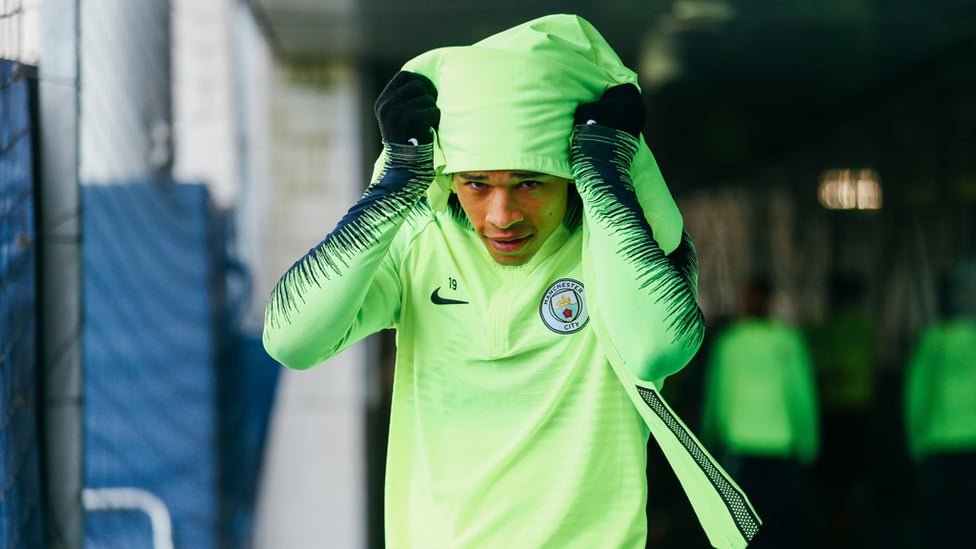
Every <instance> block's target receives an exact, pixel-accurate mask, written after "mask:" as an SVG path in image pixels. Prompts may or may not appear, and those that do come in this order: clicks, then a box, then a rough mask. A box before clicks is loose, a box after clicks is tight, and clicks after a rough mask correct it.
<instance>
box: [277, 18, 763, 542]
mask: <svg viewBox="0 0 976 549" xmlns="http://www.w3.org/2000/svg"><path fill="white" fill-rule="evenodd" d="M520 52H521V53H520ZM525 52H530V53H531V55H526V54H525ZM404 68H405V69H407V70H412V71H415V72H420V73H423V74H425V75H426V76H428V77H429V78H430V79H431V81H432V82H433V83H434V84H435V86H437V88H438V99H437V104H438V107H439V108H440V109H441V124H440V129H439V131H438V132H436V133H435V135H434V138H435V140H434V143H433V144H429V145H422V146H419V147H410V146H406V145H400V144H391V143H384V151H383V154H382V155H381V156H380V158H379V159H378V160H377V163H376V166H375V168H376V169H375V170H374V175H373V178H372V183H371V185H370V186H369V188H368V189H367V190H366V192H365V193H364V195H363V197H362V198H361V199H360V200H359V201H358V202H357V203H356V204H355V205H354V206H353V207H352V208H351V209H350V210H349V212H348V213H347V214H346V216H345V217H344V218H343V219H342V220H341V221H340V222H339V224H338V226H337V227H336V228H335V229H334V230H333V231H332V232H331V233H330V234H329V235H328V236H326V238H325V239H324V240H323V241H322V242H321V243H319V244H318V245H317V246H316V247H315V248H313V249H312V250H311V251H309V253H308V254H307V255H306V256H305V257H303V258H302V259H300V260H299V261H298V262H297V263H295V265H293V266H292V267H291V268H290V269H289V270H288V271H287V272H286V273H285V274H284V275H283V276H282V278H281V279H280V281H279V282H278V284H277V286H276V287H275V289H274V291H273V293H272V295H271V298H270V300H269V302H268V306H267V311H266V315H265V331H264V343H265V347H266V348H267V350H268V352H269V353H270V354H271V355H272V356H273V357H274V358H276V359H277V360H278V361H280V362H281V363H282V364H284V365H286V366H288V367H291V368H298V369H303V368H309V367H311V366H314V365H316V364H319V363H321V362H323V361H325V360H326V359H328V358H330V357H332V356H334V355H336V354H337V353H339V352H341V351H342V350H343V349H345V348H346V347H348V346H349V345H351V344H353V343H355V342H356V341H359V340H361V339H362V338H364V337H366V336H367V335H369V334H371V333H374V332H376V331H378V330H382V329H385V328H395V329H396V333H397V357H396V373H395V380H394V391H393V410H392V417H391V427H390V434H389V437H390V438H389V450H388V462H387V484H386V500H385V501H386V529H387V532H386V536H387V545H388V547H390V548H423V549H429V548H468V547H488V548H493V547H500V548H501V547H504V548H510V547H533V548H536V547H559V548H572V547H579V548H592V547H601V548H643V547H644V544H645V537H646V519H645V502H646V497H647V496H646V480H645V461H646V456H645V452H646V444H647V437H648V432H649V431H648V429H650V432H652V433H654V434H655V437H656V438H658V439H659V440H662V439H667V442H664V443H662V447H663V448H664V450H665V452H666V454H668V456H669V460H672V457H671V456H672V455H678V456H681V457H678V458H675V459H676V460H677V462H676V461H674V460H672V465H675V463H678V465H675V467H676V471H677V472H678V474H679V477H681V478H682V482H683V483H684V482H685V479H692V480H690V481H688V483H687V486H692V485H693V486H694V487H693V488H689V487H686V489H689V490H692V491H693V492H695V493H696V494H704V495H702V496H701V497H699V496H697V495H696V496H695V497H692V504H693V505H694V506H695V508H696V511H698V512H699V515H700V516H702V517H706V518H703V524H705V526H706V530H707V533H708V534H709V537H710V539H712V540H713V543H715V544H716V545H717V546H721V547H741V546H744V540H748V539H749V538H751V536H752V535H753V534H754V533H755V529H756V528H758V518H756V517H755V515H754V513H753V512H752V510H751V507H750V506H749V505H748V502H747V501H745V500H744V496H742V494H741V493H739V492H738V490H737V487H735V486H734V483H732V482H731V480H730V479H728V478H727V476H725V475H724V472H722V471H721V469H720V468H716V467H715V465H714V463H712V462H711V460H710V459H709V458H708V456H707V453H703V452H702V450H701V448H700V447H699V446H698V445H697V441H696V440H695V439H694V437H693V436H691V435H690V434H689V433H687V431H686V428H685V427H684V425H683V424H681V422H680V420H678V419H677V418H676V417H674V416H673V414H672V413H671V411H670V409H669V408H668V407H667V405H666V404H665V403H663V401H662V400H661V399H660V398H659V396H660V395H659V394H658V393H657V390H656V388H657V387H659V386H660V383H661V382H662V381H663V379H664V378H666V377H667V376H668V375H670V374H672V373H674V372H675V371H677V370H678V369H680V368H682V367H683V366H684V365H685V364H686V363H687V362H688V361H689V360H690V358H691V357H692V356H693V355H694V353H695V352H696V351H697V349H698V347H699V345H700V343H701V338H702V334H703V329H704V323H703V319H702V315H701V311H700V310H699V309H698V306H697V258H696V255H695V252H694V248H693V246H692V244H691V241H690V240H689V239H688V237H687V235H683V231H682V228H681V217H680V214H679V213H678V212H677V208H676V206H675V205H674V201H673V199H672V198H671V195H670V193H669V191H668V189H667V186H666V185H665V184H664V181H663V178H662V177H661V176H660V172H659V170H658V169H657V165H656V163H655V162H654V160H653V157H652V156H651V154H650V151H649V150H648V149H647V147H646V145H645V144H644V142H643V139H635V138H634V137H632V136H630V135H628V134H625V133H622V132H618V131H616V130H613V129H611V128H606V127H602V126H580V127H576V128H575V129H574V127H573V112H574V111H575V107H576V106H577V105H578V104H579V103H583V102H590V101H595V100H596V99H598V98H599V97H600V95H601V94H602V92H603V91H604V90H606V89H607V88H609V87H611V86H612V85H615V84H618V83H621V79H624V80H628V79H629V80H631V81H636V78H635V76H634V75H633V73H632V72H630V71H629V70H627V69H625V68H624V67H623V65H622V64H621V63H620V61H619V59H618V58H616V56H615V54H613V52H612V50H611V49H610V48H609V46H607V45H606V42H604V41H603V40H602V38H600V37H599V35H598V33H596V31H595V29H593V28H592V26H590V25H589V24H588V23H586V22H585V21H583V20H582V19H580V18H578V17H575V16H563V15H560V16H550V17H545V18H540V19H538V20H534V21H530V22H529V23H526V24H523V25H520V26H518V27H515V28H513V29H510V30H509V31H505V32H503V33H500V34H499V35H496V36H495V37H490V38H488V39H486V40H485V41H482V42H480V43H479V44H475V45H473V46H470V47H467V48H445V49H440V50H434V51H432V52H428V53H427V54H424V55H422V56H420V57H418V58H417V59H414V60H411V61H410V62H408V63H407V64H406V65H405V67H404ZM459 90H461V91H463V93H460V91H459ZM459 93H460V95H458V94H459ZM540 98H543V99H544V100H543V101H541V102H540V101H539V99H540ZM513 112H515V113H517V116H514V117H513V116H512V113H513ZM501 121H504V122H501ZM461 122H463V123H461ZM628 166H630V168H629V169H628V168H627V167H628ZM475 170H529V171H538V172H542V173H549V174H553V175H559V176H563V177H570V178H572V179H574V180H575V185H574V186H571V187H570V188H571V189H575V190H573V191H572V192H571V193H570V203H569V207H568V210H567V214H566V218H565V220H564V222H563V225H562V227H561V228H560V229H559V230H557V231H556V232H555V233H554V234H553V235H551V236H550V237H549V239H548V240H547V241H546V242H545V244H544V245H543V246H542V248H541V249H540V251H539V252H538V253H537V254H536V255H535V256H534V257H533V258H532V259H531V260H530V261H529V262H528V263H527V264H525V265H521V266H517V267H512V266H503V265H500V264H497V263H495V262H494V261H493V260H492V259H491V257H490V256H489V254H488V252H487V250H486V249H485V247H484V245H483V244H482V243H481V241H480V239H479V237H478V235H477V234H476V233H475V232H474V231H473V230H472V229H471V227H470V224H469V223H468V222H467V220H466V218H465V216H464V213H463V211H461V209H460V206H459V205H458V203H457V201H456V198H454V199H451V195H450V178H449V174H450V173H452V172H456V171H475ZM652 227H653V230H652ZM622 382H623V383H622ZM635 404H639V405H640V406H639V407H637V408H635ZM706 519H707V520H706Z"/></svg>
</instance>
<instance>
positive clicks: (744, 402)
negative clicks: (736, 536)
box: [702, 276, 820, 547]
mask: <svg viewBox="0 0 976 549" xmlns="http://www.w3.org/2000/svg"><path fill="white" fill-rule="evenodd" d="M771 298H772V285H771V283H770V281H769V280H768V278H766V277H765V276H755V277H752V278H750V279H749V280H748V281H747V282H746V283H745V285H744V286H743V289H742V295H741V299H742V313H743V315H742V317H741V318H739V319H738V320H737V321H736V322H734V323H733V324H732V325H730V326H729V327H728V328H726V329H725V330H724V331H723V332H722V333H721V334H720V335H719V337H718V339H717V340H716V342H715V344H714V345H713V346H712V348H711V352H710V353H709V360H708V371H707V372H706V374H707V376H706V385H705V402H704V410H703V413H702V435H703V439H704V440H705V441H706V442H710V443H711V444H712V445H713V447H714V448H716V449H721V451H722V457H723V459H722V461H723V462H724V463H725V464H726V467H727V469H728V470H730V471H732V472H733V474H734V475H735V477H736V478H737V479H739V481H740V482H741V483H742V485H743V487H744V488H745V489H747V490H748V491H749V493H750V494H751V495H752V497H753V501H754V502H755V504H756V506H757V507H759V509H760V510H761V511H762V512H763V514H764V516H765V517H766V518H767V519H769V520H768V525H769V526H767V527H765V528H764V531H763V534H761V535H760V536H759V537H757V538H756V540H755V543H754V546H755V547H807V546H811V544H812V543H813V540H812V537H811V534H812V533H813V531H812V527H813V524H812V521H811V520H810V519H809V514H810V513H809V512H810V511H812V509H811V508H809V507H810V506H808V505H807V504H806V501H807V500H808V499H809V497H808V494H809V493H810V490H809V489H808V488H809V486H808V484H807V481H808V479H807V477H808V475H809V470H808V467H809V466H810V465H811V464H812V463H813V460H814V459H815V458H816V457H817V452H818V449H819V441H820V432H819V424H818V423H819V422H818V406H817V389H816V381H815V377H814V372H813V366H812V363H811V358H810V351H809V348H808V347H807V344H806V342H805V340H804V337H803V335H802V333H801V332H800V330H799V329H797V328H795V327H793V326H789V325H787V324H784V323H782V322H779V321H777V320H774V319H772V318H770V302H771Z"/></svg>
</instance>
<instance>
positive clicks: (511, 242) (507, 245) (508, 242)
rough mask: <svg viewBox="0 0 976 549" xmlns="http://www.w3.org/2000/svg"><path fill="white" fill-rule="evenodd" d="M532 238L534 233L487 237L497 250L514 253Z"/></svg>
mask: <svg viewBox="0 0 976 549" xmlns="http://www.w3.org/2000/svg"><path fill="white" fill-rule="evenodd" d="M530 238H532V235H531V234H529V235H525V236H518V237H504V238H492V237H488V236H486V237H485V240H486V241H487V242H488V244H489V245H490V246H491V247H492V248H494V249H495V250H497V251H499V252H501V253H513V252H517V251H518V250H519V249H520V248H522V247H523V246H525V244H526V243H527V242H528V241H529V239H530Z"/></svg>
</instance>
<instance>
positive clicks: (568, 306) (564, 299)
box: [539, 278, 590, 334]
mask: <svg viewBox="0 0 976 549" xmlns="http://www.w3.org/2000/svg"><path fill="white" fill-rule="evenodd" d="M539 316H541V317H542V322H543V323H545V325H546V327H548V328H549V329H550V330H552V331H553V332H556V333H557V334H572V333H575V332H578V331H580V330H581V329H582V328H583V326H586V323H587V322H589V320H590V315H589V313H588V312H587V311H586V299H585V298H584V294H583V284H582V283H581V282H579V281H578V280H573V279H572V278H561V279H559V280H557V281H555V282H553V283H552V284H550V285H549V287H548V288H547V289H546V293H545V295H544V296H543V297H542V303H540V304H539Z"/></svg>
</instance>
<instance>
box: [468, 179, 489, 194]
mask: <svg viewBox="0 0 976 549" xmlns="http://www.w3.org/2000/svg"><path fill="white" fill-rule="evenodd" d="M463 184H464V186H465V187H468V188H469V189H472V190H475V191H480V190H482V189H487V188H488V185H487V184H485V183H482V182H481V181H472V180H468V181H465V182H464V183H463Z"/></svg>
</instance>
